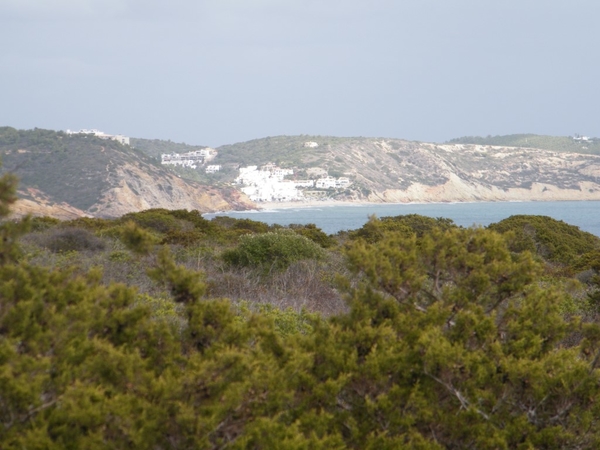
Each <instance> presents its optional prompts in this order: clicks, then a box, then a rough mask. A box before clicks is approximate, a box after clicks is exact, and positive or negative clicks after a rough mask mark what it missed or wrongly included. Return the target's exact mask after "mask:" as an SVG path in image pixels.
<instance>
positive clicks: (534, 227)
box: [488, 215, 600, 270]
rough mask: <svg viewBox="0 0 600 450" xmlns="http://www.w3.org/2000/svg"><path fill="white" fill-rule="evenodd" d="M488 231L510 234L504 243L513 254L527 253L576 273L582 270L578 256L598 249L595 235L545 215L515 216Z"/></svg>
mask: <svg viewBox="0 0 600 450" xmlns="http://www.w3.org/2000/svg"><path fill="white" fill-rule="evenodd" d="M488 228H489V229H491V230H494V231H497V232H499V233H508V232H510V233H511V235H512V237H511V238H510V239H509V241H508V242H509V248H510V250H511V251H513V252H517V253H518V252H522V251H525V250H528V251H531V252H532V253H535V254H537V255H538V256H540V257H542V258H543V259H544V260H546V261H550V262H558V263H561V264H565V265H567V266H569V267H572V268H574V269H578V270H583V269H585V268H586V267H581V264H578V262H579V259H580V257H581V256H583V255H585V254H586V253H588V252H590V251H592V250H595V249H600V238H598V237H597V236H594V235H593V234H591V233H587V232H585V231H581V230H580V229H579V228H578V227H576V226H574V225H569V224H568V223H565V222H563V221H562V220H556V219H553V218H551V217H548V216H533V215H515V216H510V217H509V218H507V219H504V220H502V221H500V222H498V223H495V224H491V225H490V226H489V227H488ZM575 266H579V267H575Z"/></svg>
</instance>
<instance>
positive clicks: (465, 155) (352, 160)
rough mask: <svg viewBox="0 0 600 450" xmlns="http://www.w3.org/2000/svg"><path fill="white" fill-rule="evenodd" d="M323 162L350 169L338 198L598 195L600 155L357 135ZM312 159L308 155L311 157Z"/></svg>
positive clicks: (327, 149) (326, 153) (331, 149)
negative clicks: (347, 184) (349, 182)
mask: <svg viewBox="0 0 600 450" xmlns="http://www.w3.org/2000/svg"><path fill="white" fill-rule="evenodd" d="M323 147H324V148H323V150H322V153H321V154H320V155H319V158H320V161H319V165H320V166H322V167H323V166H326V167H328V168H329V170H330V172H331V170H332V169H333V170H335V171H336V172H337V173H344V174H345V175H347V176H349V177H350V178H351V179H352V180H353V181H354V185H353V187H352V189H351V190H350V191H346V192H344V193H338V198H342V197H343V196H346V197H347V198H348V199H351V198H354V199H364V200H368V201H374V202H432V201H436V202H440V201H441V202H444V201H448V202H453V201H514V200H523V201H525V200H530V201H537V200H600V156H596V155H589V154H577V153H563V152H556V151H549V150H543V149H533V148H515V147H499V146H481V145H467V144H444V145H438V144H430V143H418V142H408V141H402V140H396V139H365V138H360V139H354V140H348V141H346V142H338V143H335V144H329V145H324V146H323ZM307 163H310V161H307Z"/></svg>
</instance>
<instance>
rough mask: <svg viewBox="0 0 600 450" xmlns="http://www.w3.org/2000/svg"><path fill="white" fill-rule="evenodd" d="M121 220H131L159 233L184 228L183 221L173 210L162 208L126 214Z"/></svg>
mask: <svg viewBox="0 0 600 450" xmlns="http://www.w3.org/2000/svg"><path fill="white" fill-rule="evenodd" d="M121 220H122V221H123V222H127V221H129V220H131V221H133V222H135V223H136V224H137V225H139V226H140V227H142V228H149V229H151V230H154V231H158V232H159V233H168V232H169V231H174V230H180V229H181V228H182V227H181V222H180V221H179V220H178V219H177V218H176V217H174V216H173V215H171V211H169V210H168V209H162V208H155V209H147V210H145V211H141V212H137V213H129V214H125V215H124V216H123V217H122V218H121Z"/></svg>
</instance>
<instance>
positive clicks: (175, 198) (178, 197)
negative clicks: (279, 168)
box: [89, 166, 255, 217]
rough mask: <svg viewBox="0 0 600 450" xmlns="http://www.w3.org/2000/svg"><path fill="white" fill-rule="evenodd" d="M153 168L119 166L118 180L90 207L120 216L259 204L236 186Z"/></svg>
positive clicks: (250, 206) (93, 209)
mask: <svg viewBox="0 0 600 450" xmlns="http://www.w3.org/2000/svg"><path fill="white" fill-rule="evenodd" d="M153 172H154V171H152V170H151V171H148V168H140V167H136V166H122V167H119V168H117V169H116V174H115V175H116V178H117V179H118V180H119V181H118V184H117V185H116V186H114V187H112V188H110V189H108V190H107V191H106V192H104V193H103V195H102V197H101V198H100V199H99V200H98V202H97V203H96V204H94V205H93V206H92V207H91V208H90V209H89V211H93V214H94V215H96V216H100V217H117V216H121V215H123V214H126V213H128V212H132V211H141V210H144V209H149V208H166V209H187V210H198V211H200V212H214V211H227V210H243V209H250V208H253V207H255V205H254V203H252V202H250V200H248V198H247V197H246V196H245V195H244V194H243V193H241V192H239V191H237V190H235V189H233V188H221V189H218V188H215V187H209V186H204V185H201V184H199V183H194V182H190V181H185V180H183V179H181V178H179V177H177V176H176V175H174V174H170V173H167V174H163V176H161V177H160V178H157V177H156V175H157V174H156V173H153Z"/></svg>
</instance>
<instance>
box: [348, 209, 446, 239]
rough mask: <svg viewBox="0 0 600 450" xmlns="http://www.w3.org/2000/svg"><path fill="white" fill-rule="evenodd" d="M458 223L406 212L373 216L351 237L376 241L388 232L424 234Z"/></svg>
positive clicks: (352, 232)
mask: <svg viewBox="0 0 600 450" xmlns="http://www.w3.org/2000/svg"><path fill="white" fill-rule="evenodd" d="M455 227H456V225H455V224H454V222H453V221H452V220H451V219H445V218H442V217H438V218H436V219H434V218H432V217H427V216H421V215H419V214H406V215H403V216H393V217H382V218H381V219H378V218H377V217H375V216H371V217H370V218H369V221H368V222H367V223H366V224H364V225H363V226H362V227H361V228H359V229H358V230H354V231H351V232H350V235H349V237H350V239H351V240H355V239H363V240H365V241H366V242H371V243H372V242H376V241H378V240H379V239H381V238H382V237H383V236H384V235H385V234H386V233H389V232H392V231H393V232H397V233H402V234H403V235H404V236H410V235H411V234H416V235H417V236H423V234H425V233H428V232H430V231H432V230H434V229H436V228H439V229H442V230H447V229H450V228H455Z"/></svg>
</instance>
